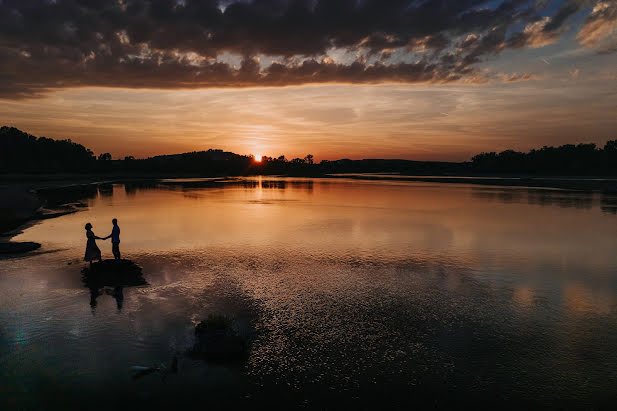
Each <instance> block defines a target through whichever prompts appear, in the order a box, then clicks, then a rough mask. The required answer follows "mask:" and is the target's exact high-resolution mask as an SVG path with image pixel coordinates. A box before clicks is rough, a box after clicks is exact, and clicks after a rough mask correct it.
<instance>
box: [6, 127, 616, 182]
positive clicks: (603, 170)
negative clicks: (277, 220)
mask: <svg viewBox="0 0 617 411" xmlns="http://www.w3.org/2000/svg"><path fill="white" fill-rule="evenodd" d="M61 172H68V173H74V172H79V173H120V174H122V173H129V174H148V175H152V174H157V175H168V176H170V175H199V176H224V175H251V174H270V175H272V174H285V175H303V176H312V175H315V176H317V175H323V174H338V173H400V174H404V175H508V174H517V175H581V176H585V175H617V140H611V141H608V142H607V143H606V144H605V145H604V147H603V148H598V147H596V145H595V144H578V145H573V144H566V145H563V146H559V147H547V146H545V147H543V148H541V149H537V150H536V149H534V150H531V151H529V152H527V153H523V152H518V151H514V150H506V151H502V152H500V153H496V152H490V153H481V154H478V155H476V156H474V157H473V158H472V159H471V161H470V162H460V163H456V162H440V161H410V160H387V159H365V160H349V159H342V160H335V161H328V160H324V161H321V162H320V163H315V161H314V157H313V156H312V155H311V154H308V155H307V156H306V157H304V158H294V159H291V160H288V159H287V158H286V157H285V156H279V157H268V156H264V157H262V158H261V161H260V162H257V161H255V159H254V158H253V156H246V155H239V154H235V153H231V152H226V151H223V150H213V149H210V150H207V151H199V152H192V153H184V154H173V155H161V156H155V157H150V158H146V159H136V158H134V157H133V156H127V157H124V159H117V160H114V159H112V156H111V154H110V153H101V154H99V156H98V157H97V156H95V155H94V153H93V152H92V151H91V150H89V149H87V148H86V147H84V146H83V145H81V144H77V143H75V142H73V141H71V140H70V139H69V140H53V139H50V138H46V137H39V138H37V137H35V136H33V135H30V134H28V133H25V132H23V131H20V130H18V129H17V128H14V127H2V128H0V173H61Z"/></svg>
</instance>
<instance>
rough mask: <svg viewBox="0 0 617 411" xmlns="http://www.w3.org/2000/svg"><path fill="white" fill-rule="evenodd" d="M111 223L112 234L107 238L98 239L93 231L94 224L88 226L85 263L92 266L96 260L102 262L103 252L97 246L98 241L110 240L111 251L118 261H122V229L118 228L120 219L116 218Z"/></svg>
mask: <svg viewBox="0 0 617 411" xmlns="http://www.w3.org/2000/svg"><path fill="white" fill-rule="evenodd" d="M111 222H112V224H113V228H112V229H111V234H109V235H108V236H107V237H97V236H96V234H94V232H93V231H92V224H90V223H87V224H86V227H85V229H86V238H87V239H88V240H87V242H86V255H85V256H84V261H89V262H90V264H92V261H94V260H98V261H99V262H101V250H100V249H99V247H98V246H97V245H96V240H107V239H108V238H111V251H112V253H113V254H114V258H115V259H116V260H119V259H120V227H119V226H118V219H116V218H114V219H113V220H111Z"/></svg>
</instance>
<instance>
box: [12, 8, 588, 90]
mask: <svg viewBox="0 0 617 411" xmlns="http://www.w3.org/2000/svg"><path fill="white" fill-rule="evenodd" d="M494 3H495V2H494V1H486V0H389V1H383V0H253V1H250V0H236V1H222V0H201V1H198V0H0V96H3V97H24V96H32V95H36V94H38V93H41V92H44V91H46V90H48V89H54V88H61V87H75V86H118V87H152V88H198V87H245V86H279V85H293V84H307V83H323V82H348V83H378V82H404V83H413V82H448V81H455V80H458V79H461V78H462V77H464V76H470V78H473V77H474V76H475V77H477V75H478V73H477V72H476V70H475V68H474V67H473V65H474V64H477V63H478V62H481V61H482V60H483V59H484V58H486V57H487V56H490V55H494V54H498V53H500V52H501V51H502V50H503V49H504V48H505V47H525V46H530V45H531V46H533V45H534V44H536V45H538V44H541V43H542V41H544V42H548V41H551V40H552V39H553V38H554V36H553V37H552V34H550V33H554V32H556V31H557V30H559V28H560V27H561V26H562V25H563V23H564V21H565V20H566V19H567V18H568V17H569V16H570V15H571V14H572V13H573V12H574V11H572V10H574V8H576V7H579V8H580V7H582V5H581V4H582V2H580V1H567V2H566V3H565V4H564V5H562V7H561V8H559V9H558V11H557V14H556V15H555V16H554V17H553V18H552V19H549V20H544V23H542V25H538V23H537V22H540V21H542V20H541V17H540V16H539V14H538V13H539V12H540V11H539V10H538V4H539V3H538V2H536V0H507V1H503V2H501V3H500V4H499V5H498V6H496V7H495V6H494ZM577 10H578V9H577ZM534 24H535V25H534ZM517 25H524V26H526V27H533V28H534V30H535V31H533V33H531V32H530V31H529V30H527V29H526V30H525V31H523V32H521V33H515V34H514V35H512V36H511V37H510V38H508V37H507V33H508V30H510V29H511V28H513V27H516V26H517ZM546 33H549V34H546ZM462 39H463V40H462ZM534 41H535V42H536V43H534ZM397 51H398V52H397ZM332 53H335V54H338V56H339V57H338V58H337V57H334V56H329V54H332ZM230 55H231V56H238V58H239V57H241V58H242V61H241V62H239V61H238V63H237V64H236V65H234V64H233V63H232V61H233V60H234V58H233V57H229V56H230ZM256 56H261V57H262V58H263V57H267V58H268V59H267V60H268V64H264V63H260V61H259V59H258V58H257V57H256ZM341 56H342V57H341ZM354 56H355V57H354ZM333 58H334V60H333ZM272 59H274V63H270V61H271V60H272ZM385 60H387V61H388V64H386V63H385Z"/></svg>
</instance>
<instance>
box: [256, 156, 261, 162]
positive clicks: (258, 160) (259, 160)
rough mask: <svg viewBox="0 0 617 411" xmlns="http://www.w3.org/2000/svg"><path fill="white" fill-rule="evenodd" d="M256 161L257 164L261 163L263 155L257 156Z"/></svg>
mask: <svg viewBox="0 0 617 411" xmlns="http://www.w3.org/2000/svg"><path fill="white" fill-rule="evenodd" d="M255 161H256V162H257V163H261V155H260V154H255Z"/></svg>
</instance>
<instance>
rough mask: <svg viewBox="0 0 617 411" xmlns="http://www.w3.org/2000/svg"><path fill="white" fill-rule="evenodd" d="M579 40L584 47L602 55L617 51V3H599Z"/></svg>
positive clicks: (589, 17)
mask: <svg viewBox="0 0 617 411" xmlns="http://www.w3.org/2000/svg"><path fill="white" fill-rule="evenodd" d="M577 39H578V41H579V42H580V43H581V44H582V45H583V46H585V47H589V48H593V49H596V50H598V51H599V52H600V53H610V52H615V51H617V2H615V1H611V2H609V1H602V2H600V3H598V4H597V5H596V6H595V7H594V8H593V10H592V12H591V14H590V15H589V16H588V17H587V19H586V20H585V23H584V25H583V27H582V28H581V31H580V32H579V33H578V36H577Z"/></svg>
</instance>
